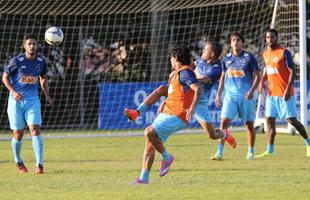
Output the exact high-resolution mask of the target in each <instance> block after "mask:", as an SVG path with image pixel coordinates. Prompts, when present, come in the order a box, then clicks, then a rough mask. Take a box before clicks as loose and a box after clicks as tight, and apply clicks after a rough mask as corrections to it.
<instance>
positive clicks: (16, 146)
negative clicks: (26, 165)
mask: <svg viewBox="0 0 310 200" xmlns="http://www.w3.org/2000/svg"><path fill="white" fill-rule="evenodd" d="M22 143H23V140H19V141H18V140H16V139H15V138H14V137H13V138H12V142H11V144H12V149H13V154H14V160H15V162H16V163H19V162H22V158H21V156H20V152H21V149H22Z"/></svg>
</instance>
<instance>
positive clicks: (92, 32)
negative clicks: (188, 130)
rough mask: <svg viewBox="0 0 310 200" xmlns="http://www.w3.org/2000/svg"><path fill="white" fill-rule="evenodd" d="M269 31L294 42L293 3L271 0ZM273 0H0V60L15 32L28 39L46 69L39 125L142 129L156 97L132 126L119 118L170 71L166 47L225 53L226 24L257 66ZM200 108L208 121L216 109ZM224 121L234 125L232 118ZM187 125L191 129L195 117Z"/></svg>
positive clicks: (2, 120) (14, 42) (3, 120)
mask: <svg viewBox="0 0 310 200" xmlns="http://www.w3.org/2000/svg"><path fill="white" fill-rule="evenodd" d="M280 2H281V4H282V6H280V8H281V9H279V10H278V13H277V24H276V28H277V29H279V32H280V38H281V41H280V42H281V43H282V44H283V45H285V46H287V47H290V48H291V49H290V51H292V54H293V55H294V52H295V51H296V49H297V47H298V13H297V10H298V5H297V2H298V1H297V0H293V1H292V0H290V1H288V0H281V1H280ZM273 8H274V1H273V0H264V1H262V0H258V1H256V0H255V1H254V0H237V1H236V0H211V1H202V0H179V1H172V0H167V1H161V0H126V1H125V0H120V1H113V0H100V1H99V0H94V1H82V0H76V1H74V0H66V1H59V0H47V1H38V0H34V1H23V3H22V2H21V1H17V0H16V1H14V0H12V1H1V2H0V24H1V25H0V29H1V30H0V38H1V39H0V63H1V71H0V72H1V74H2V73H3V67H4V66H5V65H7V64H8V61H9V59H10V58H12V57H13V56H16V55H18V54H19V53H20V52H22V38H23V35H24V33H26V32H33V33H36V34H37V36H38V42H39V52H40V53H41V54H43V55H44V56H45V57H46V59H47V62H48V72H47V76H48V78H49V86H50V93H51V96H52V97H53V99H54V105H53V106H47V105H46V102H45V99H44V95H42V93H41V99H42V118H43V125H42V128H44V129H47V130H70V131H71V130H84V131H88V130H97V129H99V130H121V129H124V130H130V129H141V128H145V127H146V126H148V125H149V124H150V123H151V122H152V121H153V119H154V118H155V117H156V110H157V108H158V106H159V103H157V104H155V105H154V106H153V107H152V108H151V109H150V110H149V111H148V112H146V113H145V114H144V115H142V116H140V117H139V118H138V119H137V122H136V123H135V124H133V123H129V122H128V121H127V119H126V117H124V116H123V110H124V108H125V107H128V108H136V107H137V106H138V105H139V104H140V103H141V102H142V101H143V99H144V98H145V97H146V95H147V94H148V93H150V92H151V91H152V90H153V89H155V88H156V87H157V86H159V85H160V84H166V81H167V79H168V75H169V73H170V71H171V66H170V63H169V50H170V48H171V46H172V45H174V44H176V43H181V44H185V45H187V46H188V47H189V48H190V49H191V53H192V55H193V57H194V58H196V59H197V58H198V57H199V56H200V55H201V53H202V50H203V47H204V44H205V43H206V41H207V40H216V41H220V42H221V44H222V45H223V46H224V50H225V51H226V52H227V51H229V43H228V41H227V39H228V36H229V34H230V33H231V32H233V31H238V32H241V33H242V34H243V35H244V36H245V38H246V42H245V44H246V45H245V49H247V50H248V51H250V52H252V53H253V54H254V55H255V57H256V59H257V60H258V62H259V64H260V66H263V64H262V58H261V53H262V51H263V49H264V33H265V31H266V29H267V28H268V27H269V26H270V23H271V19H272V13H273ZM50 26H58V27H60V28H61V29H62V30H63V32H64V35H65V37H64V41H63V43H62V44H60V45H59V46H50V45H48V44H47V43H46V42H44V32H45V30H46V29H47V28H48V27H50ZM215 94H216V87H215V88H214V89H213V90H212V92H211V96H210V102H209V106H210V110H211V112H212V115H213V118H214V122H215V125H216V126H219V122H220V110H219V109H217V108H216V107H215V105H214V99H215ZM0 95H1V99H0V101H1V110H2V112H1V113H0V124H1V127H2V128H3V129H6V130H7V129H9V123H8V118H7V113H6V108H7V99H8V91H7V89H6V88H5V87H4V85H3V84H1V87H0ZM232 125H233V126H240V125H241V122H240V121H238V120H234V121H233V124H232ZM189 127H198V123H197V122H195V120H193V121H191V123H190V125H189Z"/></svg>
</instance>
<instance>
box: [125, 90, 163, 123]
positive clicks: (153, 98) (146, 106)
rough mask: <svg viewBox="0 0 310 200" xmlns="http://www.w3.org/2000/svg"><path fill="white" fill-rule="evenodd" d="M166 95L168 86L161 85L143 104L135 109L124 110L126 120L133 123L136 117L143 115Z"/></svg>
mask: <svg viewBox="0 0 310 200" xmlns="http://www.w3.org/2000/svg"><path fill="white" fill-rule="evenodd" d="M167 95H168V86H164V85H161V86H159V87H158V88H157V89H156V90H154V91H153V92H152V93H151V94H149V95H148V96H147V97H146V98H145V100H144V101H143V103H141V104H140V105H139V106H138V108H137V109H135V110H132V109H128V108H125V110H124V114H125V116H126V117H127V118H128V120H129V121H132V122H135V121H136V119H137V117H138V116H139V115H141V114H143V113H145V112H146V111H147V110H148V109H149V108H150V107H151V106H152V105H153V104H155V103H156V102H157V101H158V100H159V99H160V97H162V96H167Z"/></svg>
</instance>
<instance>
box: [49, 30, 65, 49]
mask: <svg viewBox="0 0 310 200" xmlns="http://www.w3.org/2000/svg"><path fill="white" fill-rule="evenodd" d="M63 39H64V34H63V32H62V30H61V29H60V28H59V27H55V26H52V27H49V28H48V29H46V31H45V41H46V42H47V43H48V44H49V45H58V44H60V43H61V42H62V41H63Z"/></svg>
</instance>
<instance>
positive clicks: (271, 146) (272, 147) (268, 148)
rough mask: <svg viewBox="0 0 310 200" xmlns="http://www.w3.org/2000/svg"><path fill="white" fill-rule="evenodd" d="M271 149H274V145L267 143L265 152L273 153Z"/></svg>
mask: <svg viewBox="0 0 310 200" xmlns="http://www.w3.org/2000/svg"><path fill="white" fill-rule="evenodd" d="M273 151H274V145H270V144H268V145H267V152H268V153H273Z"/></svg>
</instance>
